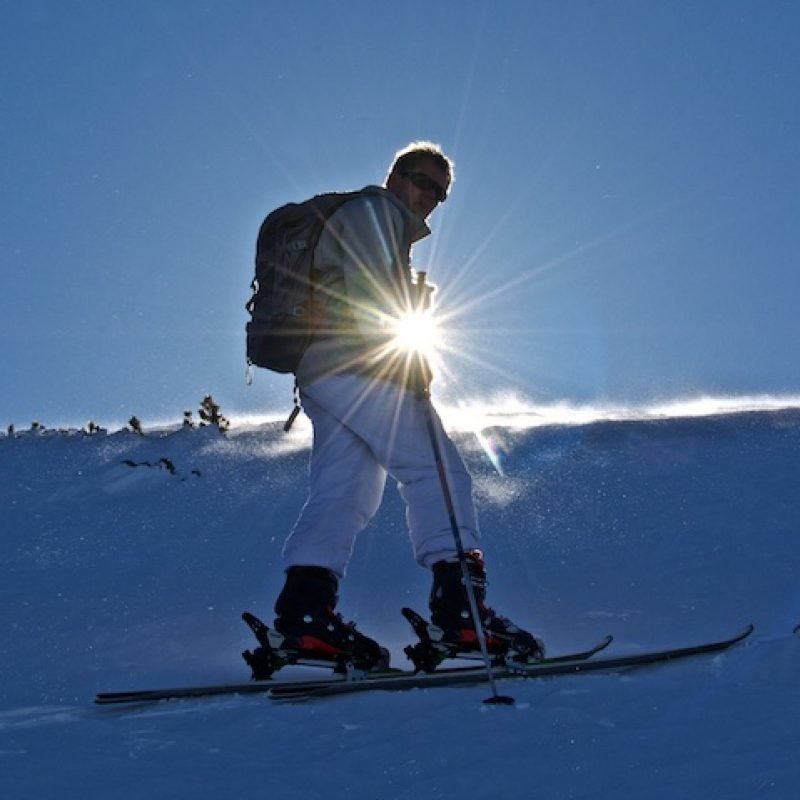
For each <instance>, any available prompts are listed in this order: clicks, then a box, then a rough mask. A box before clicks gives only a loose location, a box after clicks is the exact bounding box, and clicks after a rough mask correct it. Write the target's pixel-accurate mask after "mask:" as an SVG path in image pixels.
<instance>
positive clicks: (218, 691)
mask: <svg viewBox="0 0 800 800" xmlns="http://www.w3.org/2000/svg"><path fill="white" fill-rule="evenodd" d="M611 641H612V637H611V636H606V637H605V638H603V639H601V640H600V641H599V642H598V643H597V644H595V645H594V646H593V647H590V648H588V649H586V650H582V651H579V652H575V653H567V654H564V655H560V656H555V657H553V658H550V659H545V660H544V661H543V662H538V663H539V664H544V665H547V664H553V665H556V664H561V663H568V662H570V661H585V660H586V659H589V658H591V657H592V656H593V655H595V654H596V653H599V652H600V651H601V650H604V649H605V648H606V647H608V645H609V644H610V643H611ZM294 663H295V664H303V665H306V666H328V667H329V666H331V664H330V663H325V662H319V661H295V662H294ZM472 673H474V674H475V675H476V676H477V677H478V678H479V679H480V675H483V676H484V677H485V675H486V672H485V670H483V669H482V668H481V667H471V666H470V667H447V668H444V669H440V670H437V672H436V673H435V675H439V676H442V677H447V676H450V675H459V676H461V675H467V674H472ZM415 675H416V673H414V672H410V671H408V670H401V669H392V670H384V671H378V672H367V673H359V674H358V677H355V676H354V675H347V674H345V673H336V674H334V675H333V676H331V677H326V678H321V679H314V678H302V679H300V680H296V681H288V680H286V681H281V680H251V681H247V682H241V683H238V682H234V683H222V684H211V685H207V686H176V687H171V688H165V689H136V690H130V691H120V692H100V693H98V694H97V695H95V699H94V701H95V703H97V704H98V705H114V704H122V703H153V702H158V701H159V700H180V699H190V698H197V697H213V696H216V695H226V694H260V693H271V692H272V690H273V689H275V690H277V691H278V692H279V693H285V694H289V693H291V692H308V691H313V690H315V689H323V688H325V687H328V686H335V685H339V684H350V683H353V684H356V683H357V684H359V685H360V684H361V683H363V682H365V681H366V682H370V683H371V682H377V681H383V680H389V679H391V678H412V677H414V676H415ZM428 677H433V676H428ZM276 696H277V695H276Z"/></svg>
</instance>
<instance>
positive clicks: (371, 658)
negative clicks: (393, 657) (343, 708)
mask: <svg viewBox="0 0 800 800" xmlns="http://www.w3.org/2000/svg"><path fill="white" fill-rule="evenodd" d="M337 589H338V580H337V578H336V576H335V575H334V574H333V573H332V572H331V571H330V570H327V569H325V568H324V567H290V568H289V569H288V570H287V573H286V584H285V585H284V587H283V591H282V592H281V594H280V596H279V597H278V600H277V603H276V604H275V613H276V614H277V617H276V619H275V626H274V629H267V628H266V626H264V625H263V623H260V624H261V626H262V628H261V629H260V630H259V629H257V627H256V626H254V624H253V623H252V620H253V619H255V620H256V622H260V621H259V620H257V618H254V617H252V615H249V617H250V619H248V616H245V622H247V623H248V625H250V627H251V628H252V629H253V631H254V632H255V634H256V638H258V640H259V642H260V644H261V647H260V648H258V649H257V650H256V651H255V652H254V653H245V654H243V655H244V658H245V660H246V661H247V663H248V664H249V665H250V667H251V669H252V670H253V677H254V678H256V679H257V680H259V679H263V678H264V677H269V675H271V674H272V672H274V671H275V670H276V669H278V668H279V667H280V666H284V665H285V664H310V665H315V666H331V667H332V668H333V669H334V671H335V672H343V673H352V672H353V671H355V670H358V671H363V672H368V671H373V670H382V669H388V666H389V652H388V651H387V650H386V649H385V648H383V647H381V646H380V645H379V644H378V643H377V642H376V641H374V640H373V639H370V638H369V637H368V636H365V635H364V634H363V633H361V632H360V631H358V630H356V626H355V625H354V624H353V623H352V622H345V621H344V619H343V618H342V616H341V615H340V614H337V613H336V612H335V611H334V609H335V608H336V602H337V599H338V598H337V596H336V592H337Z"/></svg>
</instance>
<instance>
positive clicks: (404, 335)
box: [392, 312, 443, 358]
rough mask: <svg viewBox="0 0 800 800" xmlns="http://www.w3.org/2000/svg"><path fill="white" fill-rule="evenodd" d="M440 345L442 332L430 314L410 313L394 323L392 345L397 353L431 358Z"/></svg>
mask: <svg viewBox="0 0 800 800" xmlns="http://www.w3.org/2000/svg"><path fill="white" fill-rule="evenodd" d="M442 344H443V337H442V332H441V330H440V329H439V326H438V325H437V323H436V320H435V319H434V317H433V315H432V314H430V313H427V312H412V313H410V314H405V315H404V316H402V317H400V319H398V320H395V322H394V339H393V341H392V345H393V347H394V349H395V350H397V351H398V352H401V353H408V354H411V353H419V354H421V355H423V356H425V357H426V358H431V357H432V356H433V355H434V354H435V353H436V351H437V350H440V349H441V347H442Z"/></svg>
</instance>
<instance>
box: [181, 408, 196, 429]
mask: <svg viewBox="0 0 800 800" xmlns="http://www.w3.org/2000/svg"><path fill="white" fill-rule="evenodd" d="M183 427H184V428H194V418H193V417H192V412H191V411H184V412H183Z"/></svg>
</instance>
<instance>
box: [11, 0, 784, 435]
mask: <svg viewBox="0 0 800 800" xmlns="http://www.w3.org/2000/svg"><path fill="white" fill-rule="evenodd" d="M302 7H303V14H302V15H301V14H300V13H299V11H298V6H297V5H292V4H289V3H285V2H264V1H263V0H262V2H255V0H252V1H250V2H248V1H247V0H242V1H241V2H206V3H195V2H169V1H168V0H167V1H165V2H155V1H153V2H151V1H150V0H143V2H140V3H136V4H129V3H121V2H119V3H118V2H112V3H108V2H56V1H55V0H51V1H50V2H43V1H41V0H40V1H39V2H37V1H36V0H32V2H28V3H26V4H24V5H23V4H22V3H16V2H0V20H1V24H0V40H2V49H1V53H0V90H1V91H2V101H3V102H2V104H3V113H2V115H1V116H0V134H2V148H0V171H1V173H2V187H3V190H2V194H0V257H2V269H0V337H2V338H1V340H2V348H0V375H2V376H3V390H2V392H0V424H2V425H6V424H9V423H14V424H16V425H18V426H22V425H25V424H28V423H29V422H30V421H31V420H33V419H38V420H39V421H41V422H43V423H45V424H63V423H66V422H76V423H82V422H85V421H88V420H89V419H94V420H97V421H100V422H102V423H106V424H114V423H116V422H125V421H127V419H128V417H129V416H130V415H131V414H137V415H138V416H139V417H140V418H141V419H142V420H143V421H144V422H145V423H147V422H148V421H156V420H178V419H179V418H180V416H181V414H182V412H183V410H184V409H187V408H196V407H197V405H198V403H199V401H200V399H201V398H202V396H203V395H204V394H206V393H209V392H210V393H212V394H213V395H214V396H215V398H217V400H218V401H219V402H220V403H221V404H222V407H223V411H227V412H229V413H230V414H235V413H245V412H251V413H259V412H271V411H276V410H277V411H283V410H285V409H288V407H289V406H290V405H291V379H289V378H286V377H279V376H273V375H271V374H269V373H266V372H263V371H260V372H259V374H258V376H257V378H256V381H255V384H254V386H252V387H249V388H248V387H246V386H245V384H244V324H245V322H246V314H245V311H244V303H245V301H246V300H247V297H248V284H249V281H250V278H251V274H252V269H253V267H252V256H253V249H254V240H255V235H256V232H257V229H258V225H259V223H260V221H261V219H262V218H263V217H264V216H265V215H266V213H267V212H268V211H269V210H271V209H272V208H274V207H275V206H277V205H279V204H281V203H283V202H286V201H288V200H299V199H303V198H305V197H307V196H310V195H311V194H314V193H316V192H320V191H327V190H334V189H350V188H357V187H359V186H362V185H364V184H367V183H372V182H380V181H381V180H382V179H383V177H384V174H385V171H386V168H387V166H388V163H389V161H390V160H391V157H392V154H393V153H394V151H395V150H396V149H397V148H399V147H401V146H403V145H405V144H406V143H407V142H408V141H410V140H413V139H418V138H425V139H432V140H434V141H437V142H440V143H441V144H442V145H443V146H444V148H445V149H446V150H447V151H448V152H449V153H450V154H451V155H452V156H453V158H454V159H455V161H456V169H457V181H456V184H455V187H454V191H453V194H452V196H451V198H450V199H449V200H448V201H447V203H446V204H445V205H444V206H443V207H442V208H441V209H440V210H438V211H437V212H436V213H435V214H434V216H433V217H432V218H431V224H432V227H433V228H434V236H433V237H431V239H430V240H428V241H427V242H426V243H425V244H423V245H421V246H420V247H418V248H417V250H416V252H415V255H414V258H415V263H416V265H417V266H418V267H420V268H427V270H428V272H429V276H430V279H431V280H432V281H433V282H435V283H438V284H439V285H440V287H441V289H440V293H439V303H440V308H441V310H442V313H443V314H444V313H446V314H447V315H448V318H450V319H451V321H450V322H449V325H448V327H449V330H448V335H449V337H450V338H449V341H450V344H451V345H452V349H454V350H456V351H457V352H450V353H448V355H447V359H448V377H447V379H446V380H440V381H439V382H438V383H437V384H435V387H436V391H437V394H438V396H439V397H440V398H441V399H442V400H447V401H450V402H454V401H458V400H463V399H472V398H475V397H483V398H486V397H492V396H496V395H499V394H503V393H514V394H517V395H522V396H525V397H530V398H533V399H535V400H543V401H554V400H568V401H571V402H575V403H583V402H597V401H606V400H608V401H614V402H617V403H626V402H629V403H637V402H642V401H651V400H667V399H675V398H681V397H687V396H695V395H698V394H715V395H721V394H724V395H737V394H753V393H770V394H798V393H800V360H798V358H797V355H796V352H797V348H798V344H800V341H798V340H799V339H800V337H799V336H798V333H799V332H800V315H798V313H797V297H798V296H800V272H799V271H798V269H797V260H798V258H797V254H798V249H799V248H798V244H799V243H800V225H798V219H800V213H798V212H800V208H799V206H800V201H798V186H800V149H799V148H798V145H797V130H798V122H799V121H800V119H799V118H800V113H799V112H800V109H799V104H798V97H800V56H799V55H798V49H797V41H798V40H799V39H800V6H798V5H797V4H795V3H793V2H779V1H778V0H774V1H772V2H766V3H765V2H755V1H753V2H748V1H744V0H729V1H728V2H722V1H720V2H705V1H701V2H688V1H687V2H680V1H679V0H676V1H675V2H652V3H640V2H634V0H630V1H629V0H609V1H608V2H603V3H599V2H589V1H588V0H585V1H581V0H572V1H562V2H555V1H554V2H536V1H535V0H528V1H526V2H493V3H491V2H473V1H472V0H462V1H461V2H456V1H455V0H452V1H451V2H448V1H445V2H429V1H428V2H417V1H416V0H412V2H407V3H405V4H403V5H402V6H398V5H397V4H395V3H389V2H375V1H374V0H373V2H366V0H364V1H363V2H362V1H361V0H357V1H356V2H347V3H339V4H331V3H326V2H305V3H303V4H302Z"/></svg>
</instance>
